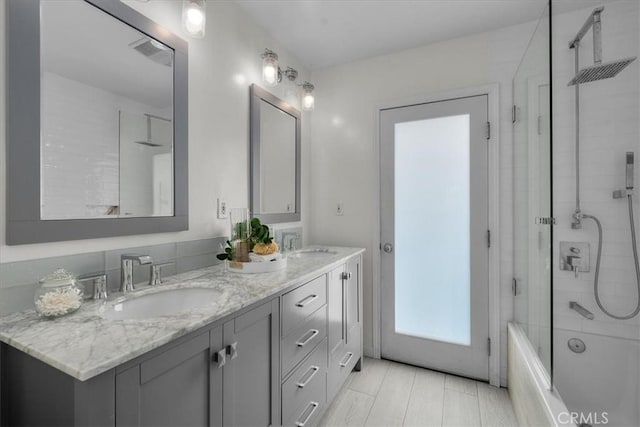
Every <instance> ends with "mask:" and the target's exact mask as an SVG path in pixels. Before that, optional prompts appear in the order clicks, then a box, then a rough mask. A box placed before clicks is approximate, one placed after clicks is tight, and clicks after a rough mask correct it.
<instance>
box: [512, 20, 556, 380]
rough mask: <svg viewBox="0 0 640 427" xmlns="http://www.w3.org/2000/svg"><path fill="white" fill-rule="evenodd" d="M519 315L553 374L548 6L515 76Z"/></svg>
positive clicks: (515, 289) (515, 290)
mask: <svg viewBox="0 0 640 427" xmlns="http://www.w3.org/2000/svg"><path fill="white" fill-rule="evenodd" d="M513 104H514V111H513V138H514V140H513V166H514V168H513V174H514V176H513V185H514V188H513V198H514V203H513V208H514V215H513V218H514V224H513V225H514V227H513V230H514V251H513V256H514V260H513V261H514V264H513V265H514V279H513V280H514V281H513V295H514V306H515V320H516V322H517V323H518V324H519V325H520V326H521V327H522V328H523V329H524V331H525V332H526V333H527V335H528V337H529V340H530V342H531V345H532V346H533V349H534V350H535V351H536V352H537V353H538V356H539V357H540V360H541V361H542V363H543V365H544V367H545V368H546V369H547V371H548V372H549V374H551V370H552V351H551V349H552V345H551V343H552V339H551V334H552V324H551V288H552V282H551V281H552V274H551V271H552V270H551V262H552V261H551V248H552V246H551V242H552V238H551V233H552V228H551V227H552V225H551V224H550V221H549V219H550V218H552V211H551V116H550V110H551V92H550V52H549V11H548V9H547V10H545V13H544V15H543V16H542V17H541V18H540V20H539V21H538V25H537V27H536V30H535V32H534V34H533V35H532V37H531V40H530V42H529V45H528V47H527V50H526V52H525V54H524V56H523V58H522V60H521V62H520V65H519V67H518V70H517V72H516V75H515V77H514V79H513Z"/></svg>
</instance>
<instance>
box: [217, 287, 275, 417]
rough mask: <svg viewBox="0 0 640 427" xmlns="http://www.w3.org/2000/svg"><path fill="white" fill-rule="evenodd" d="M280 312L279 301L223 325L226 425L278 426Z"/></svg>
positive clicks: (262, 306) (223, 405) (223, 413)
mask: <svg viewBox="0 0 640 427" xmlns="http://www.w3.org/2000/svg"><path fill="white" fill-rule="evenodd" d="M279 313H280V308H279V299H278V298H276V299H274V300H273V301H271V302H268V303H266V304H263V305H261V306H259V307H257V308H255V309H253V310H251V311H249V312H247V313H245V314H243V315H240V316H238V317H236V318H235V319H233V320H231V321H229V322H227V323H225V324H224V332H223V341H224V344H225V348H226V349H227V359H226V363H225V365H224V367H223V368H222V374H223V378H222V386H223V388H222V420H223V423H222V425H224V426H271V425H277V424H279V420H280V399H279V396H280V393H279V388H280V382H279V381H278V378H279V376H280V370H279V369H278V368H279V366H278V365H279V363H278V362H279V360H280V345H279V337H280V334H279V330H278V329H279V325H280V318H279V317H280V314H279ZM216 425H217V424H216Z"/></svg>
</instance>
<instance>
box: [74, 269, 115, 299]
mask: <svg viewBox="0 0 640 427" xmlns="http://www.w3.org/2000/svg"><path fill="white" fill-rule="evenodd" d="M89 281H91V283H92V284H93V299H107V296H108V292H107V275H106V274H93V275H86V276H80V277H79V278H78V282H80V283H82V284H83V285H84V282H89Z"/></svg>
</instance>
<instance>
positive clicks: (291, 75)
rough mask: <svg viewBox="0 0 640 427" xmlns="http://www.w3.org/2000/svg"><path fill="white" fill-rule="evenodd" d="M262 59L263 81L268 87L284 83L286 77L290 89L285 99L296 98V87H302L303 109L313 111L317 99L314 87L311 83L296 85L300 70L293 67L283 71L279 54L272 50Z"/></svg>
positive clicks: (266, 52)
mask: <svg viewBox="0 0 640 427" xmlns="http://www.w3.org/2000/svg"><path fill="white" fill-rule="evenodd" d="M261 57H262V81H263V82H264V84H265V85H267V86H271V87H273V86H277V85H278V83H280V82H282V76H284V77H286V79H287V83H288V85H289V86H288V88H287V89H286V90H285V97H286V98H289V97H296V96H297V95H296V93H295V92H296V87H297V86H302V108H303V109H304V110H307V111H309V110H313V107H314V104H315V99H314V96H313V89H314V86H313V85H312V84H311V83H309V82H304V83H303V84H301V85H297V84H296V79H297V78H298V70H296V69H295V68H292V67H287V69H286V70H284V71H282V69H281V68H280V65H279V64H278V54H277V53H275V52H274V51H272V50H270V49H265V50H264V53H263V54H262V55H261Z"/></svg>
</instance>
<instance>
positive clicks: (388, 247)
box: [382, 243, 393, 254]
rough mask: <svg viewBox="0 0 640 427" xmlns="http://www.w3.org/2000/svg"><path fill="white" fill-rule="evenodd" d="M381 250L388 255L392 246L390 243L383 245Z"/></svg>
mask: <svg viewBox="0 0 640 427" xmlns="http://www.w3.org/2000/svg"><path fill="white" fill-rule="evenodd" d="M382 250H383V251H385V252H386V253H388V254H390V253H391V252H393V245H392V244H391V243H385V244H384V246H383V247H382Z"/></svg>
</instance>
